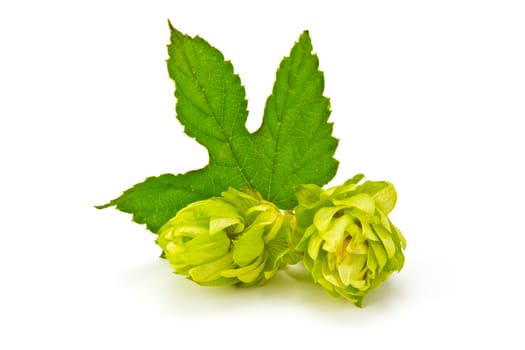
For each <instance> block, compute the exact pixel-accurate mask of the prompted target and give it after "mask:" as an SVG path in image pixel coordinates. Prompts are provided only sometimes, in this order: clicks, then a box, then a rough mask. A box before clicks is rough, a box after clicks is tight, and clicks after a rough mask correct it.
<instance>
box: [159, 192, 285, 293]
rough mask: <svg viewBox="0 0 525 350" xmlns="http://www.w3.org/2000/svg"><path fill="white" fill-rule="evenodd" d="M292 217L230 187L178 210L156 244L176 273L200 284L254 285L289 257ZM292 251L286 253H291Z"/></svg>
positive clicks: (253, 196) (256, 194)
mask: <svg viewBox="0 0 525 350" xmlns="http://www.w3.org/2000/svg"><path fill="white" fill-rule="evenodd" d="M294 227H295V217H294V216H293V215H291V214H289V213H286V212H284V213H283V212H281V211H280V210H279V209H278V208H277V207H276V206H275V205H274V204H272V203H270V202H268V201H266V200H263V199H262V198H261V196H260V195H259V193H258V192H256V191H255V190H246V191H243V192H242V191H238V190H235V189H233V188H230V189H228V190H227V191H225V192H223V193H222V196H221V197H213V198H210V199H207V200H202V201H197V202H194V203H192V204H190V205H188V206H187V207H185V208H183V209H181V210H180V211H179V212H178V213H177V214H176V216H175V217H173V218H172V219H171V220H169V221H168V222H167V223H166V224H165V225H164V226H163V227H162V228H161V229H160V231H159V236H158V239H157V243H158V244H159V246H160V247H161V248H162V249H163V251H164V255H165V257H166V258H167V260H168V261H169V263H170V265H171V266H172V267H173V269H174V270H175V272H176V273H177V274H180V275H183V276H186V277H188V278H190V279H191V280H193V281H195V282H196V283H198V284H201V285H226V284H240V285H254V284H261V283H264V282H266V281H267V280H268V279H270V278H271V277H272V276H273V275H274V274H275V273H276V272H277V270H278V269H279V268H280V267H281V265H283V264H285V263H286V262H288V261H289V259H290V258H289V257H288V256H287V254H288V253H289V252H290V251H291V248H290V247H291V237H292V232H293V230H294ZM291 256H293V255H290V257H291Z"/></svg>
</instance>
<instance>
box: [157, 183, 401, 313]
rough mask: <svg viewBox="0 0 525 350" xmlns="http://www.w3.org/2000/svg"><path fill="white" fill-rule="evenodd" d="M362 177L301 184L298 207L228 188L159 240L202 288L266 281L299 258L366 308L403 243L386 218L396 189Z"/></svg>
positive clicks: (397, 265)
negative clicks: (322, 184) (290, 208)
mask: <svg viewBox="0 0 525 350" xmlns="http://www.w3.org/2000/svg"><path fill="white" fill-rule="evenodd" d="M363 178H364V176H363V175H357V176H355V177H354V178H352V179H350V180H348V181H347V182H345V183H344V184H343V185H341V186H335V187H332V188H329V189H326V190H323V189H322V188H321V187H319V186H316V185H301V186H299V187H297V188H296V196H297V200H298V205H297V207H296V208H295V210H294V211H293V212H287V211H282V210H280V209H279V208H278V207H277V206H276V205H275V204H273V203H271V202H269V201H266V200H264V199H263V198H262V197H261V195H260V194H259V193H258V192H257V191H255V190H253V189H250V190H243V191H239V190H236V189H233V188H230V189H228V190H227V191H225V192H223V193H222V195H221V197H214V198H210V199H207V200H202V201H197V202H194V203H192V204H190V205H188V206H187V207H185V208H183V209H182V210H180V211H179V212H178V213H177V214H176V216H175V217H173V218H172V219H171V220H169V221H168V222H167V223H166V224H165V225H164V226H163V227H162V228H161V229H160V231H159V235H158V239H157V243H158V244H159V246H160V247H161V248H162V249H163V252H164V256H165V257H166V259H167V260H168V262H169V263H170V265H171V266H172V268H173V269H174V270H175V273H177V274H180V275H183V276H186V277H187V278H189V279H191V280H193V281H195V282H196V283H198V284H201V285H205V286H219V285H231V284H235V285H241V286H252V285H261V284H264V283H265V282H267V281H268V280H270V279H271V278H272V277H273V276H274V275H275V274H276V273H277V271H278V270H279V269H281V268H282V267H284V266H286V265H288V264H296V263H298V262H299V261H301V260H302V261H303V263H304V266H305V267H306V269H307V270H308V271H310V273H311V275H312V278H313V281H314V282H315V283H317V284H319V285H321V286H322V287H323V288H324V289H326V290H327V291H328V292H329V293H330V294H332V295H333V296H342V297H344V298H346V299H348V300H350V301H352V302H353V303H354V304H355V305H357V306H361V304H362V299H363V297H364V296H365V295H366V294H367V293H368V291H369V290H371V289H373V288H375V287H377V286H378V285H379V284H380V283H381V282H383V281H384V280H385V279H387V278H388V277H389V276H390V275H391V274H392V272H394V271H400V270H401V268H402V267H403V264H404V255H403V249H404V248H405V246H406V243H405V239H404V237H403V235H402V234H401V232H400V231H399V229H398V228H397V227H396V226H395V225H394V224H393V223H392V222H391V221H390V219H389V218H388V214H389V213H390V212H391V211H392V209H393V208H394V206H395V203H396V199H397V194H396V191H395V189H394V186H393V185H392V184H390V183H388V182H373V181H366V182H364V183H362V184H360V182H361V180H362V179H363Z"/></svg>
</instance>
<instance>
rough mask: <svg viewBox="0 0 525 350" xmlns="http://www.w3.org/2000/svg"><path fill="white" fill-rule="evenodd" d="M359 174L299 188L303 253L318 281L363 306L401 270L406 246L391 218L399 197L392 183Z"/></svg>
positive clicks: (298, 231)
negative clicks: (342, 180) (368, 296)
mask: <svg viewBox="0 0 525 350" xmlns="http://www.w3.org/2000/svg"><path fill="white" fill-rule="evenodd" d="M363 177H364V176H363V175H357V176H355V177H354V178H353V179H351V180H348V181H347V182H346V183H345V184H343V185H342V186H336V187H332V188H329V189H327V190H323V189H321V188H320V187H318V186H316V185H302V186H299V187H298V188H297V189H296V195H297V198H298V202H299V204H298V206H297V207H296V215H297V225H298V227H297V234H298V235H303V236H302V239H301V240H300V242H299V244H298V246H297V250H298V251H299V252H302V253H303V254H304V257H303V261H304V264H305V266H306V268H307V269H308V270H309V271H310V272H311V273H312V276H313V279H314V281H315V282H316V283H318V284H320V285H321V286H323V287H324V288H325V289H326V290H327V291H328V292H329V293H331V294H332V295H334V296H339V295H340V296H343V297H345V298H346V299H348V300H350V301H352V302H353V303H354V304H355V305H357V306H361V303H362V299H363V297H364V296H365V295H366V294H367V293H368V291H369V290H370V289H373V288H375V287H377V286H378V285H379V284H380V283H381V282H382V281H384V280H385V279H386V278H388V276H390V274H391V273H392V272H393V271H400V270H401V268H402V267H403V263H404V260H405V259H404V255H403V249H404V248H405V246H406V243H405V239H404V237H403V235H402V234H401V232H400V231H399V230H398V229H397V228H396V227H395V226H394V225H393V224H392V222H391V221H390V219H389V218H388V217H387V215H388V213H390V211H391V210H392V209H393V208H394V206H395V203H396V199H397V194H396V191H395V189H394V186H393V185H392V184H390V183H388V182H372V181H367V182H364V183H363V184H359V182H360V181H361V180H362V179H363Z"/></svg>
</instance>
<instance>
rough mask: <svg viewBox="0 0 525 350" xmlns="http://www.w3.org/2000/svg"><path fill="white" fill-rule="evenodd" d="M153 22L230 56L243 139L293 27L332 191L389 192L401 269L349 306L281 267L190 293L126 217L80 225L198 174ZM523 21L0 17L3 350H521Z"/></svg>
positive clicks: (265, 6) (105, 11) (409, 6)
mask: <svg viewBox="0 0 525 350" xmlns="http://www.w3.org/2000/svg"><path fill="white" fill-rule="evenodd" d="M168 18H169V19H171V21H172V23H173V24H174V26H176V27H177V28H178V29H180V30H181V31H182V32H185V33H188V34H190V35H200V36H202V37H203V38H205V39H206V40H208V41H209V42H210V43H211V44H212V45H214V46H215V47H217V48H219V49H220V50H221V51H222V52H223V53H224V55H225V57H226V58H227V59H230V60H232V62H233V64H234V66H235V69H236V72H237V73H239V74H240V76H241V79H242V82H243V84H244V85H245V86H246V91H247V96H248V99H249V109H250V112H251V114H250V117H249V118H250V119H249V122H248V124H249V128H250V130H255V129H256V128H257V126H258V124H259V123H260V121H261V115H262V110H263V105H264V102H265V99H266V97H267V96H268V94H269V93H270V90H271V86H272V84H273V80H274V77H275V70H276V68H277V66H278V64H279V62H280V60H281V59H282V57H283V56H285V55H287V54H288V53H289V50H290V48H291V47H292V45H293V43H294V42H295V40H296V39H297V38H298V37H299V34H300V33H301V32H302V31H303V30H305V29H308V30H309V31H310V34H311V37H312V41H313V45H314V49H315V51H316V52H317V53H318V55H319V58H320V62H321V69H322V70H323V71H324V72H325V78H326V90H325V94H326V95H327V96H329V97H330V98H331V101H332V108H333V113H332V115H331V120H332V121H333V122H334V123H335V127H334V133H335V135H336V137H338V138H340V139H341V141H340V145H339V148H338V151H337V154H336V157H337V158H338V159H339V160H340V162H341V165H340V168H339V172H338V175H337V177H336V178H335V179H334V180H333V182H332V183H331V184H338V183H340V182H342V181H344V180H345V179H346V178H349V177H351V176H353V175H354V174H355V173H358V172H363V173H365V174H366V175H367V177H368V178H369V179H371V180H388V181H391V182H393V183H394V185H395V186H396V188H397V190H398V193H399V200H398V205H397V207H396V209H395V210H394V212H393V213H392V220H393V221H394V222H395V223H396V224H397V226H399V227H400V229H401V230H402V232H403V233H404V234H405V236H406V239H407V242H408V247H407V250H406V265H405V268H404V269H403V271H402V272H401V273H400V274H395V275H393V276H392V278H391V279H390V280H389V281H388V282H386V283H385V284H384V285H383V286H382V287H380V288H379V289H378V290H376V291H373V292H372V293H370V295H369V296H368V297H367V298H366V299H365V302H364V308H362V309H358V308H356V307H354V306H353V305H351V304H350V303H348V302H345V301H343V300H339V299H333V298H332V297H330V296H329V295H328V294H326V293H325V292H324V291H323V290H322V289H321V288H320V287H318V286H315V285H313V284H311V283H310V282H308V281H305V280H304V279H302V278H301V276H297V275H298V274H299V275H300V271H296V270H292V271H291V272H290V274H286V273H280V274H279V275H278V276H277V278H276V279H275V280H274V281H273V282H271V283H270V284H268V285H267V286H265V287H262V288H252V289H238V288H229V287H228V288H204V287H199V286H196V285H194V284H193V283H191V282H190V281H187V280H185V279H184V278H182V277H180V276H175V275H173V274H171V272H170V269H169V267H168V266H167V264H166V262H165V261H163V260H161V259H159V258H158V255H159V253H160V251H159V249H158V247H157V246H156V244H155V243H154V239H155V236H154V235H152V234H151V233H149V232H148V231H146V230H145V228H144V227H143V226H139V225H136V224H134V223H132V222H131V217H130V216H129V215H128V214H124V213H120V212H118V211H116V210H114V209H106V210H104V211H98V210H96V209H94V208H93V205H95V204H103V203H105V202H107V201H108V200H109V199H112V198H114V197H116V196H118V195H119V194H120V193H121V191H123V190H125V189H127V188H128V187H130V186H131V185H133V184H135V183H137V182H141V181H143V180H144V179H145V178H146V177H147V176H153V175H160V174H162V173H167V172H169V173H180V172H186V171H188V170H192V169H196V168H199V167H201V166H203V165H204V164H205V163H206V161H207V159H206V153H205V151H204V149H203V148H202V147H201V146H199V145H198V144H197V143H195V141H194V140H192V139H190V138H188V137H187V136H186V135H184V134H183V132H182V127H181V126H180V124H179V123H178V122H177V120H176V119H175V116H174V115H175V99H174V97H173V83H172V81H171V80H170V79H169V78H168V74H167V70H166V66H165V59H166V58H167V53H166V44H167V43H168V41H169V30H168V25H167V19H168ZM524 19H525V5H524V4H523V2H521V1H482V0H480V1H460V0H456V1H446V0H444V1H443V0H442V1H371V0H370V1H345V2H343V1H340V2H336V1H326V0H324V1H317V2H313V1H304V0H303V1H285V0H279V1H268V0H266V1H259V2H249V1H237V2H233V1H176V0H171V1H147V2H146V1H141V2H139V1H131V0H128V1H95V0H92V1H63V2H60V1H16V2H15V1H10V2H8V1H5V2H2V3H1V5H0V118H1V119H0V152H1V153H0V154H1V158H0V162H1V165H2V169H3V170H1V172H0V179H1V181H0V201H1V203H2V208H1V227H2V228H1V236H0V240H1V241H0V284H1V287H0V322H1V325H0V326H1V328H0V329H1V332H0V333H1V335H0V348H2V349H28V348H35V349H41V348H55V349H84V348H85V349H94V348H118V349H122V348H131V347H137V348H143V349H159V348H167V349H176V348H181V347H182V346H184V347H190V348H205V346H206V348H211V347H212V346H214V347H217V348H226V347H228V348H261V349H262V348H275V349H277V348H281V347H284V346H285V345H286V346H289V347H291V346H294V348H301V347H302V348H304V347H305V346H306V345H312V346H323V349H331V348H348V349H350V348H352V349H362V348H365V347H366V348H367V349H369V348H389V349H391V348H394V349H395V348H408V347H412V346H414V347H415V346H417V348H423V349H442V348H461V347H467V346H468V347H469V348H475V347H477V346H481V345H485V346H487V347H488V348H495V347H497V348H501V349H519V348H521V349H523V348H524V347H525V341H524V339H523V324H524V323H525V322H524V321H525V320H524V316H523V315H524V313H525V302H524V301H523V296H524V294H525V288H524V287H523V277H524V271H523V266H524V263H523V245H524V243H525V239H524V236H525V229H524V224H525V220H524V210H525V204H524V201H525V189H524V175H525V171H524V170H523V167H522V165H523V158H524V157H523V150H524V149H525V141H524V138H523V132H524V130H525V129H524V127H523V119H524V117H525V99H524V97H525V20H524ZM296 279H298V280H296ZM294 344H295V345H294Z"/></svg>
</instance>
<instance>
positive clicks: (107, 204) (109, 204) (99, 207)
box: [93, 201, 115, 209]
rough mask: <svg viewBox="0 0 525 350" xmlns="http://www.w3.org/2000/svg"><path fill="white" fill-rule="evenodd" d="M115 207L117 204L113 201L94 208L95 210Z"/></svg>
mask: <svg viewBox="0 0 525 350" xmlns="http://www.w3.org/2000/svg"><path fill="white" fill-rule="evenodd" d="M113 205H115V203H113V201H111V202H109V203H106V204H102V205H94V206H93V207H94V208H95V209H106V208H109V207H111V206H113Z"/></svg>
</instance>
